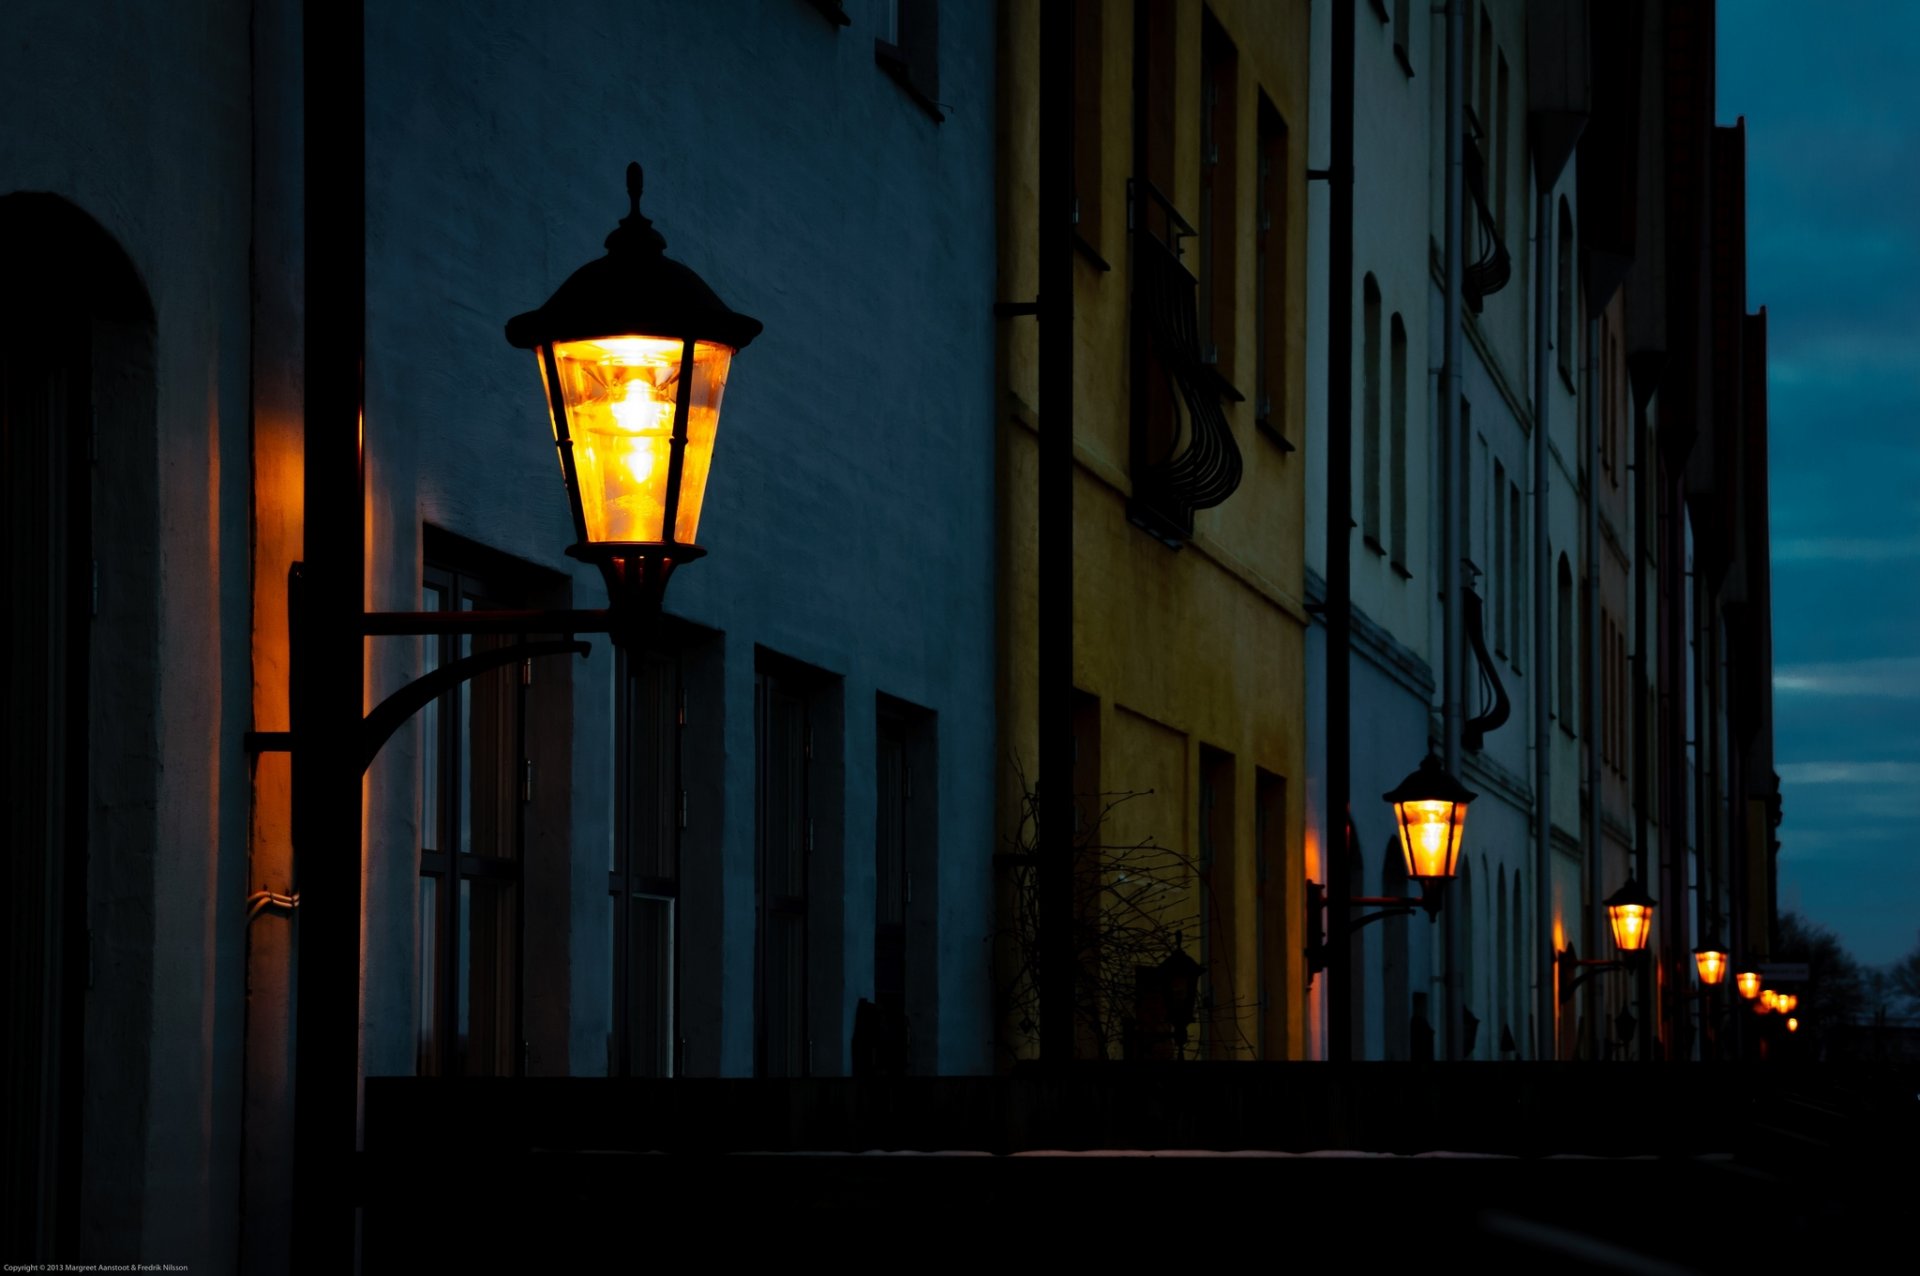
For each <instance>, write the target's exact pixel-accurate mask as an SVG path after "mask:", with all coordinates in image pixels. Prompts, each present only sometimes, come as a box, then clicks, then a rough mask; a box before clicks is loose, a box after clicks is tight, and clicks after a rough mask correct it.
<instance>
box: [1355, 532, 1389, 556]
mask: <svg viewBox="0 0 1920 1276" xmlns="http://www.w3.org/2000/svg"><path fill="white" fill-rule="evenodd" d="M1360 543H1361V544H1362V545H1365V546H1366V547H1367V548H1368V549H1370V550H1372V551H1373V552H1374V553H1375V554H1377V555H1378V556H1379V557H1381V558H1385V557H1386V556H1387V547H1386V546H1385V545H1382V544H1381V543H1380V542H1379V540H1378V539H1376V538H1375V537H1374V535H1373V533H1372V532H1366V533H1363V534H1362V535H1361V537H1360Z"/></svg>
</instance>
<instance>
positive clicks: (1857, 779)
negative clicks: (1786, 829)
mask: <svg viewBox="0 0 1920 1276" xmlns="http://www.w3.org/2000/svg"><path fill="white" fill-rule="evenodd" d="M1777 769H1778V770H1779V772H1780V784H1781V787H1782V788H1783V789H1784V788H1785V787H1786V786H1787V785H1801V784H1875V785H1886V786H1888V787H1916V788H1920V762H1782V763H1781V764H1780V765H1779V767H1778V768H1777Z"/></svg>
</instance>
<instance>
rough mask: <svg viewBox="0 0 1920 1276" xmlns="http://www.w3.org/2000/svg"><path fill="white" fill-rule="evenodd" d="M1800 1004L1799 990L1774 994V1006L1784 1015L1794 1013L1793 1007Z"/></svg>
mask: <svg viewBox="0 0 1920 1276" xmlns="http://www.w3.org/2000/svg"><path fill="white" fill-rule="evenodd" d="M1799 1004H1800V994H1799V993H1797V992H1778V993H1775V994H1774V995H1773V1008H1774V1009H1775V1010H1776V1011H1778V1012H1779V1013H1781V1014H1783V1015H1790V1014H1792V1013H1793V1008H1794V1007H1795V1006H1797V1005H1799Z"/></svg>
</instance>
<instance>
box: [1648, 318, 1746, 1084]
mask: <svg viewBox="0 0 1920 1276" xmlns="http://www.w3.org/2000/svg"><path fill="white" fill-rule="evenodd" d="M1635 358H1637V356H1636V357H1630V358H1629V360H1628V365H1627V370H1628V379H1629V381H1630V382H1631V384H1632V388H1633V535H1632V536H1630V537H1628V538H1627V540H1628V543H1629V544H1630V545H1632V546H1633V749H1632V751H1631V753H1630V755H1629V756H1631V757H1632V758H1633V871H1634V875H1635V876H1636V877H1638V878H1639V879H1640V881H1641V882H1643V883H1644V882H1650V881H1652V880H1653V877H1652V875H1651V873H1650V872H1649V869H1650V867H1651V866H1650V864H1649V862H1648V861H1649V859H1650V850H1651V847H1650V844H1649V841H1648V835H1647V802H1648V800H1649V798H1650V797H1651V793H1650V791H1649V790H1650V788H1651V786H1650V784H1649V776H1648V774H1647V770H1648V768H1647V762H1648V759H1647V752H1648V750H1647V729H1648V726H1649V723H1648V721H1647V709H1648V706H1647V691H1648V688H1649V685H1650V684H1649V682H1648V668H1647V665H1648V661H1647V655H1648V652H1647V644H1648V642H1649V641H1650V637H1649V634H1650V629H1649V626H1648V623H1647V622H1648V620H1649V618H1650V613H1651V612H1652V610H1653V609H1652V608H1651V607H1649V606H1648V605H1647V542H1648V540H1649V539H1650V538H1649V537H1648V535H1647V528H1648V526H1649V520H1648V518H1647V514H1648V512H1649V511H1648V496H1649V494H1650V493H1651V492H1652V491H1653V477H1652V474H1651V472H1650V467H1651V466H1652V465H1653V458H1652V457H1651V456H1650V455H1648V452H1647V404H1648V402H1649V400H1651V399H1652V397H1653V392H1654V388H1655V385H1656V384H1657V378H1656V375H1655V374H1654V373H1653V372H1652V371H1651V370H1647V371H1643V370H1642V368H1641V367H1639V366H1637V365H1636V363H1635ZM1656 535H1657V533H1656ZM1728 939H1729V940H1730V941H1731V940H1732V939H1733V936H1732V935H1729V936H1728ZM1729 952H1730V953H1737V952H1738V950H1737V949H1730V950H1729ZM1734 959H1735V960H1738V958H1737V957H1735V958H1734ZM1634 985H1635V992H1634V1000H1636V1001H1637V1002H1639V1003H1640V1005H1642V1006H1650V1005H1652V1004H1653V975H1652V972H1651V971H1650V970H1649V969H1648V968H1647V965H1646V963H1644V962H1642V963H1641V966H1640V969H1639V970H1638V971H1637V972H1636V973H1635V975H1634ZM1640 1057H1641V1058H1642V1059H1647V1060H1651V1059H1652V1058H1653V1017H1652V1016H1651V1015H1647V1014H1644V1013H1643V1014H1642V1015H1641V1016H1640Z"/></svg>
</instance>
